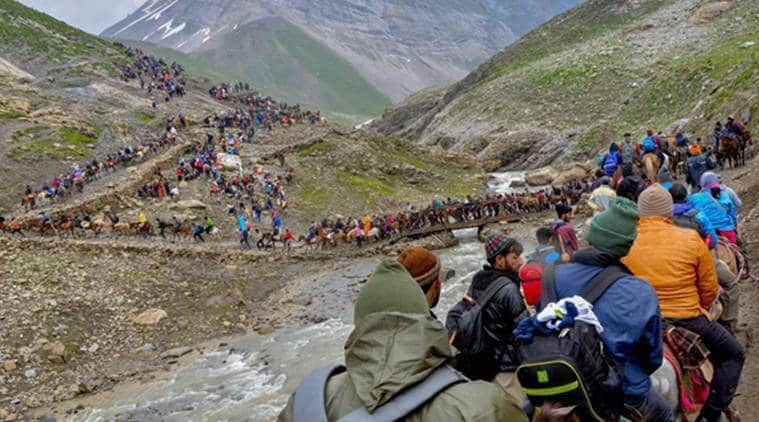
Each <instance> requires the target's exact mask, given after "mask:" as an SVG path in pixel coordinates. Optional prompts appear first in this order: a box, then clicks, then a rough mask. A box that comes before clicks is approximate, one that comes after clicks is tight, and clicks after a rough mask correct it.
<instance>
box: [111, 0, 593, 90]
mask: <svg viewBox="0 0 759 422" xmlns="http://www.w3.org/2000/svg"><path fill="white" fill-rule="evenodd" d="M580 1H581V0H509V1H496V0H470V1H463V0H444V1H435V2H431V1H405V0H387V1H367V0H316V1H309V0H287V1H285V0H203V1H199V0H150V1H148V2H147V3H146V4H145V5H143V6H142V7H141V8H140V9H139V10H137V11H136V12H134V13H133V14H132V15H130V16H129V17H127V18H126V19H125V20H123V21H122V22H119V23H117V24H116V25H114V26H113V27H111V28H109V29H107V30H106V31H105V32H104V33H103V35H105V36H108V37H117V38H126V39H133V40H142V41H148V42H152V43H156V44H160V45H162V46H167V47H171V48H175V49H179V50H182V51H185V52H197V53H200V54H204V55H205V56H209V57H214V58H216V59H217V60H220V64H221V65H222V66H224V65H225V62H227V61H234V60H235V59H236V58H238V57H239V55H238V54H236V53H234V52H228V44H229V41H230V37H234V38H238V39H239V38H246V33H247V34H251V35H253V34H254V37H255V38H256V39H259V40H262V41H263V42H264V43H268V44H279V45H281V46H283V47H284V48H283V49H280V51H279V54H280V55H281V57H280V58H281V59H282V60H283V61H287V60H288V59H290V58H294V59H295V60H293V61H294V62H295V64H296V65H302V64H303V62H304V60H303V59H302V58H301V57H299V51H298V49H299V48H305V47H307V45H308V42H309V40H308V38H311V39H312V40H315V41H316V42H317V43H319V44H322V45H323V46H325V47H326V48H327V49H328V50H329V53H330V54H332V55H333V56H334V57H336V58H337V59H342V60H345V61H347V64H348V65H349V67H351V68H353V69H354V70H356V71H357V72H358V74H359V75H360V77H361V78H363V79H365V80H366V81H368V83H369V84H370V85H371V86H372V87H373V88H376V90H378V91H379V92H380V93H381V94H382V95H384V96H386V97H389V98H390V99H391V100H394V101H397V100H400V99H402V98H404V97H405V96H407V95H409V94H410V93H413V92H416V91H418V90H419V89H422V88H424V87H427V86H430V85H433V84H439V83H442V82H449V81H453V80H456V79H459V78H461V77H463V76H464V75H465V74H466V73H467V72H468V71H470V70H471V69H473V68H474V67H475V66H476V65H477V64H478V63H480V62H481V61H482V60H484V59H485V58H487V57H489V56H491V55H492V54H493V53H494V52H496V51H498V50H499V49H501V48H503V46H505V45H506V44H508V43H510V42H512V41H514V40H515V39H516V38H517V37H518V36H520V35H522V34H523V33H525V32H526V31H528V30H529V29H531V28H533V27H534V26H536V25H537V24H539V23H541V22H544V21H546V20H547V19H549V18H550V17H552V16H554V15H556V14H557V13H560V12H562V11H564V10H566V9H568V8H569V7H572V6H574V5H575V4H577V3H579V2H580ZM272 19H275V20H276V19H281V20H283V21H285V22H286V23H287V24H288V25H292V26H294V27H295V28H296V29H297V31H290V32H291V33H290V34H288V37H285V38H284V39H283V38H282V37H279V38H276V37H275V38H271V37H268V36H267V35H266V34H265V33H262V31H261V30H262V29H263V32H273V31H274V30H269V29H268V28H270V25H271V22H272ZM241 32H243V34H240V33H241ZM297 32H302V34H298V33H297ZM235 33H237V34H235ZM248 38H250V36H248ZM251 44H254V43H252V42H251ZM289 44H294V45H289ZM259 47H260V48H262V49H263V50H264V51H270V50H271V45H261V46H259ZM212 51H215V52H212ZM219 51H222V52H225V51H226V52H227V54H220V53H219ZM258 51H259V48H257V47H252V48H251V49H250V50H248V53H249V54H252V55H255V54H257V52H258ZM278 59H279V58H275V57H271V58H268V57H267V58H266V61H276V60H278ZM233 70H235V71H237V70H239V69H233ZM269 70H272V67H270V66H268V65H266V66H264V67H263V68H261V67H258V68H257V69H255V70H254V71H255V72H258V73H266V72H267V71H269ZM307 70H313V69H307ZM249 73H252V72H249ZM273 73H275V74H281V73H282V70H277V71H274V72H273ZM285 73H287V72H285ZM300 76H302V75H300ZM311 76H312V77H314V76H315V77H316V78H317V80H319V79H320V76H322V75H314V74H311ZM270 79H275V78H270ZM292 79H295V78H292ZM361 88H362V89H365V88H364V87H361ZM347 89H348V90H350V89H353V90H355V89H356V86H353V87H347ZM383 105H384V104H383Z"/></svg>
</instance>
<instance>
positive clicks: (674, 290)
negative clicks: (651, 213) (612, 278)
mask: <svg viewBox="0 0 759 422" xmlns="http://www.w3.org/2000/svg"><path fill="white" fill-rule="evenodd" d="M622 262H623V263H624V264H625V265H627V267H628V268H629V269H630V270H631V271H632V272H633V274H635V275H636V276H638V277H641V278H643V279H644V280H646V281H648V282H649V283H651V285H652V286H654V288H655V289H656V295H657V296H658V297H659V307H660V308H661V314H662V316H663V317H664V318H694V317H697V316H699V315H705V316H706V317H707V318H710V315H709V312H708V309H709V308H710V307H711V306H712V303H713V302H714V299H715V298H716V297H717V291H718V287H717V286H718V285H717V270H716V269H715V267H714V260H713V258H712V256H711V254H709V249H708V248H707V247H706V245H705V244H704V242H703V241H701V238H700V237H699V235H698V233H697V232H696V231H695V230H687V229H682V228H679V227H677V226H675V225H674V224H673V223H672V220H670V219H668V218H666V217H641V219H640V221H639V222H638V237H637V238H636V239H635V243H633V246H632V248H631V249H630V252H629V253H628V255H627V256H626V257H625V258H623V259H622Z"/></svg>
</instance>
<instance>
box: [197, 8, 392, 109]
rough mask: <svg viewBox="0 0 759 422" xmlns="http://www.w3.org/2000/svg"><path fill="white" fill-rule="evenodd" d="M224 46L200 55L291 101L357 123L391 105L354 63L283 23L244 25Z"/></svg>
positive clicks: (274, 94) (258, 86) (275, 20)
mask: <svg viewBox="0 0 759 422" xmlns="http://www.w3.org/2000/svg"><path fill="white" fill-rule="evenodd" d="M221 45H222V47H220V48H216V49H211V50H207V51H202V52H199V53H197V54H198V55H199V57H200V58H201V59H203V60H204V61H206V62H210V63H215V64H216V65H217V66H218V67H221V68H223V69H225V70H227V71H229V72H232V73H235V74H240V75H244V76H246V77H247V78H246V79H248V80H250V81H251V82H252V83H253V85H254V86H255V87H256V89H258V90H260V91H261V92H263V93H267V94H270V95H272V96H276V97H278V98H283V99H285V100H286V101H288V102H292V103H301V104H307V105H313V106H318V107H321V108H322V109H325V110H331V111H333V112H335V113H336V114H340V115H342V116H344V117H345V119H346V120H351V121H353V122H360V121H363V120H366V119H368V118H370V117H372V116H376V115H378V114H380V113H382V110H383V109H384V107H385V106H387V105H388V104H389V100H388V99H387V98H386V97H385V96H384V95H382V94H381V93H380V92H379V91H377V89H376V88H374V87H373V86H372V85H371V84H370V83H369V82H367V81H366V80H365V79H364V78H363V77H362V76H361V75H360V74H359V73H358V72H357V71H356V69H355V68H353V66H352V65H351V64H350V63H348V62H347V61H346V60H344V59H343V58H341V57H339V56H337V54H335V53H334V52H333V51H332V50H330V49H329V48H328V47H326V46H325V45H323V44H322V43H320V42H319V41H317V40H315V39H314V38H312V37H310V36H309V35H308V34H306V33H305V32H303V31H302V30H300V29H299V28H297V27H296V26H294V25H292V24H290V23H288V22H287V21H285V20H283V19H279V18H272V19H265V20H262V21H256V22H255V23H251V24H247V25H241V26H240V27H239V28H238V29H237V30H236V31H234V32H231V33H229V34H228V35H226V37H225V39H224V41H223V42H222V43H221Z"/></svg>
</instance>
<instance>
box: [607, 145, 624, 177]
mask: <svg viewBox="0 0 759 422" xmlns="http://www.w3.org/2000/svg"><path fill="white" fill-rule="evenodd" d="M620 164H622V156H621V155H620V154H619V152H618V151H617V150H614V151H610V152H609V153H608V154H606V157H604V171H605V172H606V175H607V176H609V177H612V176H614V172H616V171H617V167H619V165H620Z"/></svg>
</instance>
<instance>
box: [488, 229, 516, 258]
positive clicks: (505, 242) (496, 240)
mask: <svg viewBox="0 0 759 422" xmlns="http://www.w3.org/2000/svg"><path fill="white" fill-rule="evenodd" d="M515 242H516V241H515V240H514V239H512V238H510V237H506V236H504V235H502V234H496V235H494V236H491V237H490V239H488V243H487V244H486V245H485V255H487V258H488V261H490V260H491V259H493V258H495V257H497V256H498V255H500V254H502V253H503V251H505V250H506V249H507V248H509V247H511V245H513V244H514V243H515Z"/></svg>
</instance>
